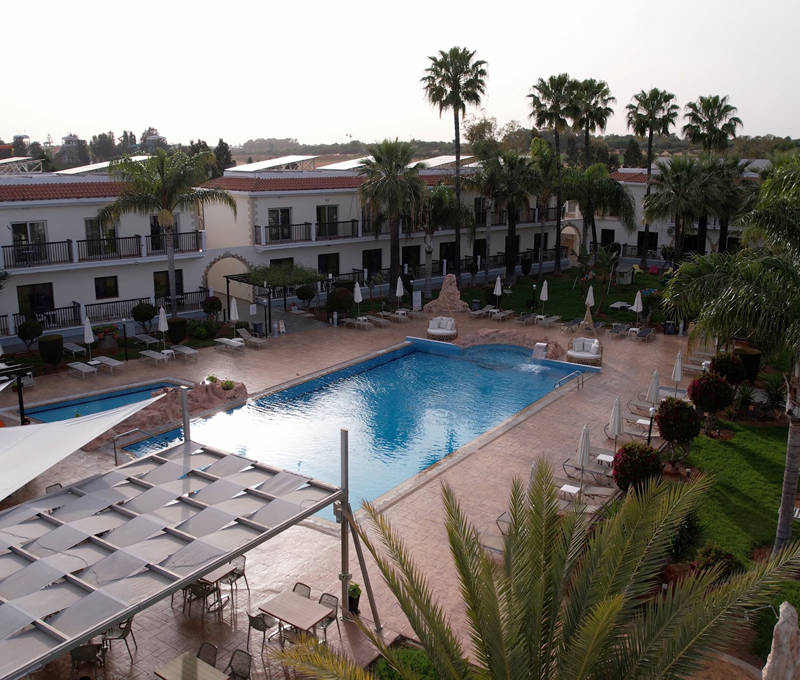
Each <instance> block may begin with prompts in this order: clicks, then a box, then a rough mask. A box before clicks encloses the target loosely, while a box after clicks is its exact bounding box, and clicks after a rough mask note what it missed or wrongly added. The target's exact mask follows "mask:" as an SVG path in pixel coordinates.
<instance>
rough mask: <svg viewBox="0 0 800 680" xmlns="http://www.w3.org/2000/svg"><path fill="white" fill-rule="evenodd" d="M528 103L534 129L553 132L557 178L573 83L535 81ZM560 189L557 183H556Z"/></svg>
mask: <svg viewBox="0 0 800 680" xmlns="http://www.w3.org/2000/svg"><path fill="white" fill-rule="evenodd" d="M528 97H529V98H530V100H531V109H532V111H531V114H530V117H531V118H533V120H534V123H535V124H536V127H538V128H549V129H551V130H552V131H553V141H554V143H555V147H556V158H557V159H558V177H557V180H560V178H561V144H560V135H561V133H562V132H564V131H565V130H566V129H567V128H568V127H569V121H568V118H569V117H570V115H571V112H572V110H573V107H574V102H575V81H574V80H572V79H571V78H570V77H569V74H568V73H559V74H558V75H557V76H550V77H549V78H548V79H547V80H545V79H544V78H539V80H538V81H537V83H536V85H534V86H533V87H532V88H531V93H530V94H529V95H528ZM556 186H557V187H558V186H560V182H557V183H556ZM555 271H556V272H560V271H561V190H560V189H559V188H557V189H556V259H555Z"/></svg>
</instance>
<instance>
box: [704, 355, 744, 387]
mask: <svg viewBox="0 0 800 680" xmlns="http://www.w3.org/2000/svg"><path fill="white" fill-rule="evenodd" d="M711 372H712V373H716V374H717V375H719V376H721V377H723V378H724V379H725V380H726V381H727V382H728V383H729V384H731V385H738V384H739V383H741V382H744V379H745V378H746V377H747V373H746V372H745V370H744V364H743V363H742V360H741V358H740V357H739V356H738V355H736V354H728V353H727V352H720V353H719V354H717V355H716V356H715V357H714V358H713V359H712V360H711Z"/></svg>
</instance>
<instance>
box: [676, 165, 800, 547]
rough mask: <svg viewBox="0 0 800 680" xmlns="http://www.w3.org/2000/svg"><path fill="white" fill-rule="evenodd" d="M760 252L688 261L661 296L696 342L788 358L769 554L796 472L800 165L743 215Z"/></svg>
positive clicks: (787, 510)
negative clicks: (748, 347) (743, 343)
mask: <svg viewBox="0 0 800 680" xmlns="http://www.w3.org/2000/svg"><path fill="white" fill-rule="evenodd" d="M744 221H745V223H746V224H750V225H755V227H757V228H758V229H759V233H760V235H761V238H763V239H765V241H766V245H768V246H769V247H767V248H758V249H753V250H749V249H742V250H740V251H738V252H736V253H712V254H710V255H706V256H704V257H695V258H693V259H692V260H691V261H689V262H687V263H684V264H683V265H682V266H681V267H680V269H678V271H677V274H676V276H675V277H674V278H673V279H672V280H671V281H670V283H669V284H668V286H667V289H666V292H665V300H666V304H667V305H668V307H670V308H671V309H673V310H674V311H675V312H676V313H677V314H679V316H680V318H685V319H691V318H695V319H696V321H697V323H696V326H695V334H696V335H697V336H698V337H700V338H711V337H714V336H716V337H720V338H722V339H723V340H725V341H728V340H730V339H731V338H733V337H734V336H737V337H747V338H748V339H749V340H750V341H751V342H753V343H754V344H755V345H756V346H757V347H759V348H760V349H761V350H762V352H765V353H770V352H788V353H790V354H791V356H792V361H793V363H794V371H793V372H792V375H791V377H789V378H787V381H788V390H787V395H786V414H787V415H788V417H789V435H788V439H787V443H786V463H785V467H784V476H783V488H782V492H781V504H780V509H779V513H778V526H777V530H776V533H775V544H774V550H780V549H782V548H783V547H784V546H786V545H787V544H788V542H789V541H790V540H791V536H792V516H793V512H794V500H795V497H796V495H797V480H798V472H800V295H798V291H800V232H798V229H797V225H798V224H800V160H798V159H794V160H792V161H789V162H788V163H786V164H785V165H782V166H779V167H777V168H776V169H775V171H774V173H773V174H772V176H771V177H770V178H768V179H767V180H765V181H764V183H763V184H762V186H761V190H760V192H759V197H758V202H757V204H756V207H755V209H754V210H753V211H752V212H751V213H750V214H749V215H747V216H746V217H745V219H744Z"/></svg>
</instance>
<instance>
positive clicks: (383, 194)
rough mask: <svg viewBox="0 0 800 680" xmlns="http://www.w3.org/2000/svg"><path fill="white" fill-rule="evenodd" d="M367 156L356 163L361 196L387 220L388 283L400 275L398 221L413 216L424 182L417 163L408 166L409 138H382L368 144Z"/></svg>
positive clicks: (409, 159)
mask: <svg viewBox="0 0 800 680" xmlns="http://www.w3.org/2000/svg"><path fill="white" fill-rule="evenodd" d="M367 153H369V154H370V158H367V159H365V160H364V161H363V162H362V164H361V165H360V166H359V167H358V174H359V175H362V176H363V177H364V182H363V184H362V185H361V189H360V191H361V196H362V199H363V200H364V203H365V204H366V206H367V207H368V209H369V211H370V213H371V214H372V215H373V217H375V216H377V214H378V213H382V214H383V215H385V216H386V219H387V220H388V221H389V239H390V240H389V260H390V262H389V281H390V286H391V285H394V284H395V283H396V282H397V277H398V276H400V222H401V220H403V218H405V219H414V218H415V217H416V216H417V215H418V213H419V210H420V207H421V205H422V200H423V189H424V185H423V183H422V180H421V179H420V177H419V169H418V166H417V165H414V166H413V167H410V166H411V161H412V159H413V157H414V147H412V146H411V144H409V143H408V142H400V141H398V140H397V139H395V140H394V141H392V140H390V139H384V140H383V141H382V142H380V143H379V144H372V145H370V146H368V147H367Z"/></svg>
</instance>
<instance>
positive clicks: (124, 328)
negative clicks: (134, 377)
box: [122, 319, 128, 361]
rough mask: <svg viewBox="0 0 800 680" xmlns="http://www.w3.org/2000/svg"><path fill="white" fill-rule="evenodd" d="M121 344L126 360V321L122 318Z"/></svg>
mask: <svg viewBox="0 0 800 680" xmlns="http://www.w3.org/2000/svg"><path fill="white" fill-rule="evenodd" d="M122 346H123V348H124V349H125V361H127V360H128V322H127V321H126V320H125V319H123V320H122Z"/></svg>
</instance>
